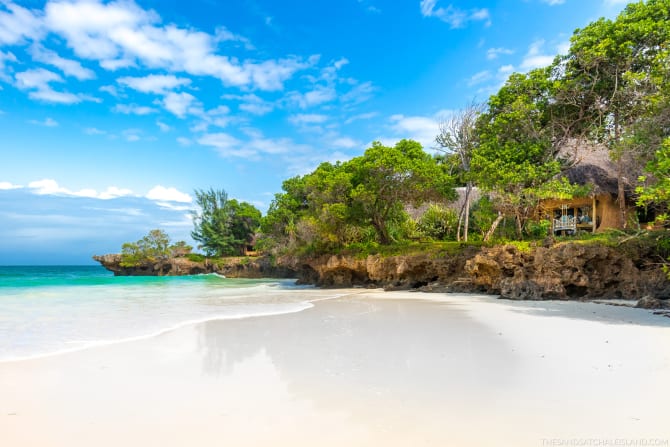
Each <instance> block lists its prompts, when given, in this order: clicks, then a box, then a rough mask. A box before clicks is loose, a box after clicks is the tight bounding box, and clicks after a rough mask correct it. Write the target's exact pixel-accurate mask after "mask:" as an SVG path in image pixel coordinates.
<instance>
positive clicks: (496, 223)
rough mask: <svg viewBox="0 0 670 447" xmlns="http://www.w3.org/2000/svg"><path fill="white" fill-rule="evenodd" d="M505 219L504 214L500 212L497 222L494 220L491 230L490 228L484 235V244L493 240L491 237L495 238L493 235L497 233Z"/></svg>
mask: <svg viewBox="0 0 670 447" xmlns="http://www.w3.org/2000/svg"><path fill="white" fill-rule="evenodd" d="M503 217H504V216H503V214H502V213H501V212H500V211H498V217H496V220H494V221H493V223H492V224H491V228H489V231H487V232H486V234H485V235H484V242H488V241H489V239H491V236H493V233H495V231H496V228H498V225H500V222H502V220H503Z"/></svg>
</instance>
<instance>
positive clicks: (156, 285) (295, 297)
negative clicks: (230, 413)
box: [0, 266, 338, 361]
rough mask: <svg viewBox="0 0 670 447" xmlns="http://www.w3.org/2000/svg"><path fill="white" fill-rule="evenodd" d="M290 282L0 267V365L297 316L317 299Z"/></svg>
mask: <svg viewBox="0 0 670 447" xmlns="http://www.w3.org/2000/svg"><path fill="white" fill-rule="evenodd" d="M294 282H295V281H294V280H277V279H233V278H225V277H223V276H220V275H216V274H206V275H194V276H163V277H156V276H143V277H137V276H136V277H128V276H125V277H124V276H114V275H113V274H112V273H111V272H109V271H107V270H105V269H104V268H103V267H101V266H0V361H11V360H21V359H28V358H33V357H40V356H45V355H51V354H56V353H60V352H67V351H73V350H78V349H85V348H88V347H91V346H96V345H101V344H109V343H115V342H120V341H126V340H132V339H136V338H143V337H151V336H154V335H158V334H161V333H163V332H166V331H169V330H172V329H175V328H178V327H180V326H184V325H188V324H194V323H197V322H203V321H208V320H226V319H239V318H249V317H259V316H267V315H278V314H284V313H291V312H300V311H302V310H305V309H309V308H310V307H312V306H313V304H312V303H313V302H314V301H316V300H318V299H328V298H334V297H337V296H338V294H337V291H322V292H320V293H317V294H315V293H314V289H313V288H312V287H307V286H296V285H294Z"/></svg>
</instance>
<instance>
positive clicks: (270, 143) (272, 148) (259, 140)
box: [198, 128, 309, 159]
mask: <svg viewBox="0 0 670 447" xmlns="http://www.w3.org/2000/svg"><path fill="white" fill-rule="evenodd" d="M244 131H245V133H246V134H247V136H249V140H247V141H242V140H239V139H238V138H236V137H233V136H232V135H230V134H227V133H223V132H219V133H209V134H205V135H202V136H201V137H200V138H198V144H200V145H203V146H211V147H214V148H215V149H216V150H217V152H218V153H219V154H220V155H221V156H223V157H241V158H253V159H255V158H257V157H258V155H260V154H265V155H280V154H291V156H295V155H296V154H298V153H301V152H308V151H309V148H308V147H307V146H305V145H302V144H297V143H296V142H295V141H293V140H291V139H290V138H266V137H264V136H263V134H262V133H261V132H259V131H258V130H256V129H250V128H247V129H244Z"/></svg>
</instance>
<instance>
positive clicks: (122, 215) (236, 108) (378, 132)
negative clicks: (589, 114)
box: [0, 0, 626, 265]
mask: <svg viewBox="0 0 670 447" xmlns="http://www.w3.org/2000/svg"><path fill="white" fill-rule="evenodd" d="M625 3H626V2H625V1H620V0H500V1H492V0H474V1H465V0H461V1H447V0H337V1H330V2H327V1H314V0H282V1H278V0H239V1H233V0H227V1H216V0H189V1H188V2H187V1H183V0H182V1H180V0H119V1H103V0H48V1H39V0H24V1H9V0H0V135H1V137H0V265H20V264H33V265H35V264H37V265H39V264H43V265H48V264H90V263H92V262H93V261H91V256H92V255H93V254H103V253H112V252H118V251H120V247H121V244H122V243H123V242H127V241H135V240H137V239H139V238H141V237H142V236H143V235H145V234H146V233H147V232H148V231H149V230H151V229H153V228H162V229H164V230H165V231H167V232H168V234H170V236H171V237H172V239H173V240H175V241H176V240H187V241H188V242H192V240H191V239H190V231H191V230H192V228H193V224H192V221H191V217H190V211H191V210H193V209H194V208H195V205H194V190H196V189H209V188H216V189H225V190H226V191H227V193H228V195H229V197H230V198H236V199H238V200H243V201H247V202H250V203H252V204H254V205H255V206H257V207H258V208H259V209H261V210H262V211H263V212H265V211H266V210H267V207H268V206H269V204H270V202H271V201H272V198H273V196H274V194H275V193H277V192H280V191H281V184H282V181H283V180H285V179H287V178H290V177H293V176H295V175H302V174H306V173H308V172H310V171H311V170H313V169H314V168H315V167H316V166H318V164H319V163H321V162H323V161H331V162H334V161H336V160H342V161H344V160H347V159H350V158H352V157H355V156H358V155H361V154H362V153H363V152H364V151H365V149H366V148H367V147H369V146H370V144H371V142H372V141H375V140H377V141H381V142H382V143H384V144H388V145H392V144H394V143H395V142H397V141H398V140H400V139H402V138H412V139H415V140H417V141H419V142H421V143H422V144H423V145H424V148H425V149H426V150H427V151H428V152H432V151H433V150H434V149H433V146H434V143H433V139H434V137H435V135H436V134H437V131H438V124H439V122H440V121H441V120H444V119H445V118H448V117H449V115H450V114H451V113H453V112H454V111H456V110H459V109H461V108H463V107H464V106H466V105H467V104H468V103H471V102H473V101H477V102H482V101H486V100H487V98H488V97H489V96H490V95H491V94H493V93H495V92H496V91H497V89H498V88H499V87H500V86H501V85H502V84H503V83H504V81H505V79H506V78H507V77H508V76H509V74H511V73H512V72H527V71H528V70H530V69H533V68H536V67H541V66H546V65H549V64H550V63H551V61H552V60H553V58H554V57H555V56H556V55H557V54H559V53H565V52H566V51H567V48H568V47H569V39H570V36H571V35H572V33H573V31H574V30H575V29H577V28H580V27H584V26H585V25H587V24H588V23H589V22H591V21H593V20H595V19H597V18H599V17H609V18H614V17H615V16H616V15H617V14H618V13H619V12H620V11H621V10H622V9H623V8H624V7H625Z"/></svg>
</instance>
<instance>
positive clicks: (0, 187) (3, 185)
mask: <svg viewBox="0 0 670 447" xmlns="http://www.w3.org/2000/svg"><path fill="white" fill-rule="evenodd" d="M20 188H23V186H21V185H14V184H13V183H11V182H0V191H7V190H10V189H20Z"/></svg>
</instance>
